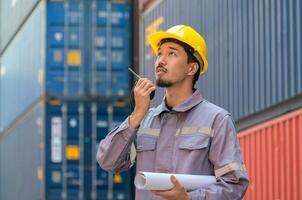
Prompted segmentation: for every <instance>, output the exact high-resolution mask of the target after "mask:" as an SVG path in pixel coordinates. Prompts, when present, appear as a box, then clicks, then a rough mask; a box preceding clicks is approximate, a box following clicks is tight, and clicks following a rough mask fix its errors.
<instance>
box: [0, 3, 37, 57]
mask: <svg viewBox="0 0 302 200" xmlns="http://www.w3.org/2000/svg"><path fill="white" fill-rule="evenodd" d="M39 1H40V0H26V1H20V0H19V1H18V0H1V1H0V55H1V54H2V51H3V50H4V48H5V47H6V46H7V45H8V43H9V42H10V40H12V38H13V37H14V35H15V34H16V33H17V32H18V30H19V29H20V28H21V27H22V26H23V24H24V22H25V21H26V20H27V18H28V17H29V16H30V13H31V12H32V10H34V9H35V7H36V6H37V5H38V3H39Z"/></svg>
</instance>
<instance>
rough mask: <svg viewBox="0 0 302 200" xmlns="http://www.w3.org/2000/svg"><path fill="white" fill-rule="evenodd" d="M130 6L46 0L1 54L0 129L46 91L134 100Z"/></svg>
mask: <svg viewBox="0 0 302 200" xmlns="http://www.w3.org/2000/svg"><path fill="white" fill-rule="evenodd" d="M18 2H19V1H18ZM16 5H18V4H16ZM2 6H5V7H7V6H9V5H6V4H5V5H2ZM130 8H131V5H130V4H129V3H128V2H126V1H124V2H122V1H119V2H118V3H114V1H113V2H111V1H97V0H90V1H84V0H66V1H63V0H48V1H40V3H39V4H38V5H37V6H35V9H34V10H33V11H32V13H30V14H28V15H29V16H28V17H27V18H26V21H25V22H24V24H23V25H22V27H21V28H20V29H19V30H18V32H17V33H16V34H15V36H14V37H13V38H12V39H11V41H10V42H9V43H8V45H7V47H6V49H5V50H4V51H3V52H2V53H1V56H0V70H1V71H0V72H1V73H0V96H1V101H0V110H1V112H0V130H1V129H4V128H5V127H7V126H8V125H9V124H10V123H13V120H14V119H15V118H16V117H17V116H18V115H20V114H21V113H22V112H24V111H25V109H26V108H27V107H28V106H30V105H31V104H33V103H34V102H36V101H38V100H39V98H41V97H44V96H46V97H47V98H48V97H49V98H52V97H54V98H65V99H83V98H85V99H87V98H90V97H93V98H94V99H95V98H99V99H101V100H102V101H103V100H110V99H114V100H121V99H122V100H124V101H128V100H127V98H128V97H129V91H130V90H129V89H130V74H129V72H128V67H129V66H131V45H130V40H131V36H130V33H131V32H130V30H131V29H130V28H131V22H130V20H131V16H130V12H131V9H130ZM1 9H4V7H2V8H1ZM7 21H8V20H7ZM107 58H109V59H107Z"/></svg>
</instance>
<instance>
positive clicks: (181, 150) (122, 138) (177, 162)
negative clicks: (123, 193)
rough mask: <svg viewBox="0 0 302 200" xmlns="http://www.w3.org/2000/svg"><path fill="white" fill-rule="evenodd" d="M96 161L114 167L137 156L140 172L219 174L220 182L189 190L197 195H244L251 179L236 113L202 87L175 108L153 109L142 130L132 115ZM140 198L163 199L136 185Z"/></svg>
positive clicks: (101, 147) (125, 165)
mask: <svg viewBox="0 0 302 200" xmlns="http://www.w3.org/2000/svg"><path fill="white" fill-rule="evenodd" d="M97 161H98V163H99V164H100V166H101V167H102V168H103V169H105V170H108V171H113V172H119V171H121V170H126V169H129V168H130V167H131V166H132V165H133V163H134V162H135V161H136V170H137V171H146V172H162V173H176V174H177V173H179V174H194V175H214V176H216V180H217V181H216V183H214V184H212V185H210V186H208V187H206V188H200V189H198V190H194V191H188V192H189V193H190V194H191V196H192V199H193V200H204V199H207V200H210V199H211V200H214V199H221V200H222V199H229V200H234V199H242V198H243V195H244V193H245V191H246V189H247V186H248V182H249V180H248V175H247V173H246V170H245V167H244V163H243V160H242V156H241V151H240V146H239V143H238V139H237V133H236V130H235V126H234V123H233V120H232V117H231V116H230V114H229V113H228V112H227V111H225V110H224V109H222V108H220V107H218V106H216V105H214V104H212V103H210V102H208V101H206V100H205V99H203V97H202V95H201V93H200V92H199V91H198V90H196V91H195V92H194V93H193V95H192V96H191V97H189V98H188V99H186V100H185V101H184V102H183V103H181V104H180V105H178V106H175V107H174V108H173V109H171V110H169V109H168V108H167V106H166V104H165V101H164V100H163V102H162V103H161V104H160V105H159V106H158V107H157V108H151V109H149V111H148V113H147V114H146V115H145V117H144V119H143V121H142V122H141V124H140V127H139V129H134V128H132V127H131V126H130V125H129V123H128V118H127V119H126V120H125V121H124V122H123V123H122V124H121V125H120V126H119V127H117V128H115V129H114V130H112V131H111V132H110V133H109V134H108V135H107V137H106V138H105V139H103V140H102V141H101V142H100V144H99V148H98V152H97ZM136 199H137V200H156V199H161V198H160V197H158V196H154V195H153V194H152V193H151V192H150V191H144V190H136Z"/></svg>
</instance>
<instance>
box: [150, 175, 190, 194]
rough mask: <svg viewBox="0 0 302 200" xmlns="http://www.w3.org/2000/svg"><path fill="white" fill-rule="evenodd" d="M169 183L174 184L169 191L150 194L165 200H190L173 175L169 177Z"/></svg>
mask: <svg viewBox="0 0 302 200" xmlns="http://www.w3.org/2000/svg"><path fill="white" fill-rule="evenodd" d="M171 182H172V183H173V184H174V187H173V188H172V189H171V190H166V191H152V193H153V194H154V195H157V196H160V197H162V198H164V199H167V200H191V196H190V195H189V193H187V191H186V190H185V188H184V187H183V186H182V185H181V184H180V183H179V182H178V180H177V179H176V178H175V176H173V175H172V176H171Z"/></svg>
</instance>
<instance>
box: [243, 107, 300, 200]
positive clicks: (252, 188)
mask: <svg viewBox="0 0 302 200" xmlns="http://www.w3.org/2000/svg"><path fill="white" fill-rule="evenodd" d="M301 133H302V109H298V110H296V111H293V112H290V113H288V114H285V115H283V116H280V117H278V118H275V119H272V120H270V121H267V122H264V123H261V124H259V125H256V126H254V127H252V128H249V129H246V130H244V131H242V132H240V133H239V135H238V137H239V142H240V146H241V150H242V154H243V157H244V160H245V164H246V168H247V171H248V174H249V177H250V185H249V188H248V191H247V193H246V196H245V198H244V199H245V200H250V199H251V200H254V199H267V200H273V199H279V200H288V199H291V200H299V199H302V184H301V179H302V173H301V170H302V153H301V152H302V146H301V144H302V135H301Z"/></svg>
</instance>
